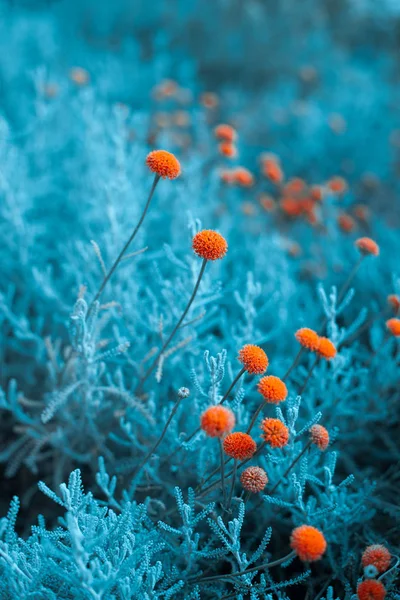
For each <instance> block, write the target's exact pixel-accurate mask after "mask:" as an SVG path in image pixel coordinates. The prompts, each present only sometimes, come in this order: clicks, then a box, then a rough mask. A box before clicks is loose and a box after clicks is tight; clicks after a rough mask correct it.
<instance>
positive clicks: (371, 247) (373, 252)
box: [354, 237, 379, 256]
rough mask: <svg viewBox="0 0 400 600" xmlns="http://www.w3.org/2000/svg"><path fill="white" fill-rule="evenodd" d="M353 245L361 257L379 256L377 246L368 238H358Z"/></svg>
mask: <svg viewBox="0 0 400 600" xmlns="http://www.w3.org/2000/svg"><path fill="white" fill-rule="evenodd" d="M354 245H355V247H356V248H357V249H358V250H359V251H360V252H361V254H362V255H363V256H379V246H378V244H377V243H376V242H374V240H371V238H369V237H362V238H358V240H356V241H355V242H354Z"/></svg>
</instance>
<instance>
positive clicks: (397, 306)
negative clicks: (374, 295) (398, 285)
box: [387, 294, 400, 313]
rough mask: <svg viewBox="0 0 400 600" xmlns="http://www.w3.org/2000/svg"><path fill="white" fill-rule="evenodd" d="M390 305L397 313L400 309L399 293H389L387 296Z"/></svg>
mask: <svg viewBox="0 0 400 600" xmlns="http://www.w3.org/2000/svg"><path fill="white" fill-rule="evenodd" d="M387 301H388V304H389V306H391V307H392V308H393V310H394V312H395V313H398V312H399V310H400V297H399V296H398V295H397V294H389V296H388V297H387Z"/></svg>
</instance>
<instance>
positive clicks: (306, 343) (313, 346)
mask: <svg viewBox="0 0 400 600" xmlns="http://www.w3.org/2000/svg"><path fill="white" fill-rule="evenodd" d="M294 337H295V338H296V340H297V341H298V342H299V343H300V344H301V345H302V346H303V348H307V350H311V351H312V352H315V351H316V350H317V348H318V345H319V335H318V333H317V332H316V331H314V330H313V329H309V328H308V327H302V328H301V329H298V330H297V331H296V333H295V334H294Z"/></svg>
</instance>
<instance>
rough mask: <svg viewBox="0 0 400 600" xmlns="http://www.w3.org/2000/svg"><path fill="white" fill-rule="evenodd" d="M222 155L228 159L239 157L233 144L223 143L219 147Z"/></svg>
mask: <svg viewBox="0 0 400 600" xmlns="http://www.w3.org/2000/svg"><path fill="white" fill-rule="evenodd" d="M218 150H219V152H220V154H222V155H223V156H226V157H227V158H235V157H236V156H237V148H236V146H235V145H234V144H231V142H221V143H220V144H219V146H218Z"/></svg>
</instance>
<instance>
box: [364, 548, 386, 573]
mask: <svg viewBox="0 0 400 600" xmlns="http://www.w3.org/2000/svg"><path fill="white" fill-rule="evenodd" d="M391 559H392V557H391V555H390V552H389V550H388V549H387V548H385V546H382V544H373V545H372V546H368V547H367V548H365V550H364V552H363V555H362V558H361V562H362V566H363V567H369V566H370V565H373V566H374V567H375V568H376V569H377V571H378V573H383V571H387V570H388V568H389V567H390V561H391Z"/></svg>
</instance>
